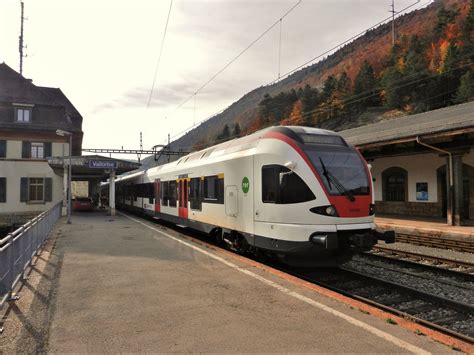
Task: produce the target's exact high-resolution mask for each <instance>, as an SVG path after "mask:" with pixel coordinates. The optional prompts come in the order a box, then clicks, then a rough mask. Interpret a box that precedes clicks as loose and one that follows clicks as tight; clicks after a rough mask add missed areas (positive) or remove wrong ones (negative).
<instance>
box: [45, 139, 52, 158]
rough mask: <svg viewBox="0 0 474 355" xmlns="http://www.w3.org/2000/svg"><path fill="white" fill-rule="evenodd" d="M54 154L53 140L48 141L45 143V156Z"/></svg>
mask: <svg viewBox="0 0 474 355" xmlns="http://www.w3.org/2000/svg"><path fill="white" fill-rule="evenodd" d="M52 154H53V152H52V145H51V142H46V143H45V144H44V157H45V158H49V157H51V155H52Z"/></svg>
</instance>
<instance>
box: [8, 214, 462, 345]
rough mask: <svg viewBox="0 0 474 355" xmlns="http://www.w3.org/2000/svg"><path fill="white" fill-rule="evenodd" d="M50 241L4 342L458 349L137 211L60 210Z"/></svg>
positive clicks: (15, 309) (11, 317)
mask: <svg viewBox="0 0 474 355" xmlns="http://www.w3.org/2000/svg"><path fill="white" fill-rule="evenodd" d="M48 248H49V249H48ZM48 248H47V249H48V250H49V252H47V253H44V254H43V255H42V256H41V257H40V259H39V261H38V264H37V265H36V266H35V267H34V268H33V269H32V271H31V275H30V276H31V277H30V281H28V282H27V286H26V287H24V290H22V291H21V292H22V293H23V295H22V299H21V300H20V301H19V303H18V304H17V305H13V306H12V309H13V310H12V311H11V312H10V314H9V315H8V321H7V322H6V324H5V325H6V326H5V332H4V333H3V334H2V335H0V353H1V352H2V351H4V352H6V353H8V352H33V351H34V352H53V353H64V352H80V353H83V352H94V353H102V352H107V353H112V352H113V353H115V352H239V353H242V352H253V353H254V352H266V353H268V352H285V353H286V352H312V353H316V352H318V353H321V352H324V353H344V352H350V353H450V352H453V353H459V352H456V351H455V350H453V349H451V348H450V347H448V346H445V345H443V344H441V343H439V342H437V341H434V340H432V339H430V338H429V337H427V336H420V335H417V332H416V330H415V329H412V330H409V329H406V328H403V327H401V326H399V325H394V324H393V323H395V322H393V321H392V322H389V321H388V319H386V318H384V316H383V315H381V314H377V313H376V312H374V313H370V312H367V311H366V310H364V311H361V310H360V309H359V308H358V306H357V305H356V304H352V305H351V304H347V303H342V302H340V301H339V300H337V299H335V298H332V297H331V296H330V294H324V293H321V292H317V291H315V290H314V289H310V288H308V287H306V286H305V282H297V281H295V280H294V278H288V277H285V275H284V274H283V273H278V272H271V270H270V269H271V268H268V267H262V266H259V264H258V263H256V262H253V261H250V260H248V259H245V258H243V257H241V256H238V255H235V254H232V253H230V252H227V251H223V250H220V249H217V248H214V247H211V246H208V245H207V244H205V243H202V242H199V241H196V240H194V239H192V238H190V237H186V236H183V235H182V234H181V233H179V232H177V231H175V230H171V229H168V228H166V227H163V226H161V225H158V224H155V223H153V222H150V221H146V220H142V219H138V218H137V217H134V216H128V215H125V214H119V215H118V216H115V217H113V218H111V217H110V216H106V215H105V213H103V212H94V213H89V214H83V215H75V216H74V218H73V223H72V224H70V225H68V224H66V222H65V220H64V219H60V220H59V221H58V222H57V224H56V226H55V227H54V229H53V232H52V235H51V236H50V244H49V247H48ZM33 283H35V285H33ZM28 300H29V302H28ZM369 313H370V314H369Z"/></svg>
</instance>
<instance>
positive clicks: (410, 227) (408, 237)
mask: <svg viewBox="0 0 474 355" xmlns="http://www.w3.org/2000/svg"><path fill="white" fill-rule="evenodd" d="M375 224H376V226H377V229H378V230H379V231H382V232H383V231H386V230H393V231H395V234H396V241H397V242H403V243H411V244H416V245H423V246H428V247H434V248H442V249H452V250H456V251H460V252H470V253H474V226H472V225H466V226H448V225H447V224H446V222H445V220H443V219H440V218H415V217H409V216H390V215H384V216H377V217H375Z"/></svg>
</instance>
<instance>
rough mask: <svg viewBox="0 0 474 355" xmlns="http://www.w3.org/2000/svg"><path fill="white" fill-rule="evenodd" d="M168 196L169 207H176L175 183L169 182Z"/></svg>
mask: <svg viewBox="0 0 474 355" xmlns="http://www.w3.org/2000/svg"><path fill="white" fill-rule="evenodd" d="M168 196H169V206H170V207H176V198H177V193H176V181H170V182H169V195H168Z"/></svg>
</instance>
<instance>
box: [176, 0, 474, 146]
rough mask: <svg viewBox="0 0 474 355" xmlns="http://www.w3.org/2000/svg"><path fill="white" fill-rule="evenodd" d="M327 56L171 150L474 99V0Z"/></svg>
mask: <svg viewBox="0 0 474 355" xmlns="http://www.w3.org/2000/svg"><path fill="white" fill-rule="evenodd" d="M396 28H397V37H396V38H397V40H396V44H395V46H392V39H391V25H390V24H385V25H382V26H380V27H378V28H375V29H373V30H370V31H368V32H367V33H366V34H365V35H363V36H362V37H359V38H358V39H356V40H354V41H353V42H351V43H349V44H347V45H346V46H344V47H342V48H341V49H339V50H338V51H337V52H335V53H334V54H332V55H330V56H329V57H327V58H325V59H324V60H322V61H320V62H318V63H316V64H313V65H311V66H308V67H306V68H303V69H301V70H299V71H297V72H295V73H294V74H292V75H290V76H289V77H287V78H285V79H284V80H282V81H280V82H278V83H275V84H273V85H270V86H265V87H259V88H257V89H255V90H253V91H251V92H249V93H247V94H246V95H244V96H243V97H242V98H241V99H240V100H238V101H237V102H235V103H233V104H232V105H231V106H230V107H228V108H227V109H226V110H224V111H223V112H222V113H221V114H218V115H216V116H214V117H212V118H211V119H209V120H208V121H206V122H203V123H202V124H201V125H200V126H198V127H197V128H195V129H194V130H192V131H190V132H188V133H187V134H186V135H185V136H183V137H181V138H180V139H179V140H177V141H175V142H173V143H172V149H173V150H176V149H180V148H181V149H183V150H197V149H202V148H204V147H206V146H210V145H213V144H215V143H219V142H222V141H224V140H227V139H230V138H233V137H237V136H242V135H245V134H248V133H251V132H254V131H256V130H258V129H261V128H263V127H265V126H270V125H279V124H290V125H307V126H315V127H321V128H327V129H332V130H343V129H347V128H352V127H356V126H360V125H365V124H369V123H373V122H377V121H380V120H385V119H390V118H393V117H399V116H401V115H407V114H413V113H419V112H424V111H427V110H432V109H436V108H440V107H443V106H447V105H453V104H456V103H461V102H465V101H469V100H472V99H474V72H473V71H474V65H473V63H474V45H473V43H474V0H438V1H435V2H434V3H432V4H431V5H429V6H428V7H426V8H423V9H420V10H416V11H413V12H411V13H408V14H405V15H403V16H401V17H400V18H398V19H397V20H396Z"/></svg>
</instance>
